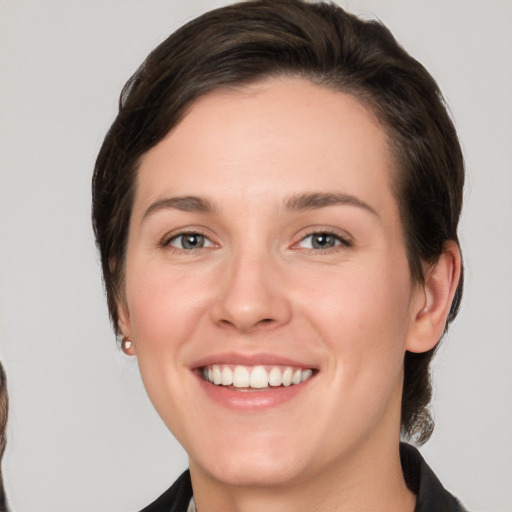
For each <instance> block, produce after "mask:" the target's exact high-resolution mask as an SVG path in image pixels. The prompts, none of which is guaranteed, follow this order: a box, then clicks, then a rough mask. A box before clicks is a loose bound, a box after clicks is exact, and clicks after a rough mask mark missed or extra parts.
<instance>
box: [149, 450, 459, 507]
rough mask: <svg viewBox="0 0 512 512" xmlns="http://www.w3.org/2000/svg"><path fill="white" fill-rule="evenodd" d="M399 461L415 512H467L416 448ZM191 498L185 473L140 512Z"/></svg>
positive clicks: (178, 504) (185, 504) (184, 502)
mask: <svg viewBox="0 0 512 512" xmlns="http://www.w3.org/2000/svg"><path fill="white" fill-rule="evenodd" d="M400 458H401V460H402V468H403V472H404V478H405V481H406V483H407V486H408V487H409V489H411V491H413V492H414V493H415V494H416V496H417V501H416V508H415V509H414V512H466V510H465V509H464V507H462V505H461V504H460V503H459V501H458V500H457V499H456V498H454V497H453V496H452V495H451V494H450V493H449V492H448V491H447V490H446V489H445V488H444V487H443V486H442V485H441V482H440V481H439V480H438V479H437V477H436V475H434V473H433V471H432V470H431V469H430V468H429V467H428V465H427V463H426V462H425V461H424V460H423V457H422V456H421V454H420V452H419V451H418V450H417V449H416V448H414V447H413V446H410V445H408V444H405V443H402V444H401V445H400ZM190 498H192V484H191V482H190V473H189V472H188V471H185V473H183V474H182V475H181V476H180V477H179V478H178V480H176V482H174V484H173V485H172V487H171V488H169V489H168V490H167V491H165V492H164V494H162V496H160V498H158V499H157V500H156V501H154V502H153V503H152V504H151V505H149V506H147V507H146V508H144V509H143V510H141V512H186V511H187V507H188V504H189V502H190ZM199 512H200V511H199Z"/></svg>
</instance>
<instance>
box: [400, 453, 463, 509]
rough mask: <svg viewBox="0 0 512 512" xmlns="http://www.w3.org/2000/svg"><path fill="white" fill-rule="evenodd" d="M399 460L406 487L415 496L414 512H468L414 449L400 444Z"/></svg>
mask: <svg viewBox="0 0 512 512" xmlns="http://www.w3.org/2000/svg"><path fill="white" fill-rule="evenodd" d="M400 458H401V461H402V470H403V472H404V477H405V481H406V482H407V486H408V487H409V489H411V491H413V492H414V493H415V494H416V496H417V502H416V508H415V510H414V512H468V511H467V510H466V509H465V508H464V507H463V506H462V505H461V503H460V501H459V500H458V499H457V498H455V496H453V495H452V494H450V493H449V492H448V491H447V490H446V489H445V488H444V487H443V485H442V484H441V482H440V481H439V479H438V478H437V477H436V475H435V474H434V472H433V471H432V469H430V467H429V466H428V464H427V463H426V462H425V460H424V459H423V457H422V456H421V454H420V452H419V451H418V450H417V449H416V448H414V447H413V446H411V445H408V444H405V443H401V444H400Z"/></svg>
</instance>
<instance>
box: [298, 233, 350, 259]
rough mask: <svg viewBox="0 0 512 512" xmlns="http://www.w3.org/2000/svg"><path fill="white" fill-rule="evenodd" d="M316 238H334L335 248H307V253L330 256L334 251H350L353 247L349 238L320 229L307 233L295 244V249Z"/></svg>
mask: <svg viewBox="0 0 512 512" xmlns="http://www.w3.org/2000/svg"><path fill="white" fill-rule="evenodd" d="M314 236H328V237H332V238H334V244H335V245H334V246H332V247H326V248H305V249H306V251H308V252H310V253H312V254H318V253H323V254H330V253H331V252H333V251H338V250H340V249H349V248H351V247H353V245H354V244H353V242H352V240H349V239H348V238H347V237H343V236H341V235H340V234H339V233H338V232H336V231H334V230H328V229H318V230H313V231H311V232H309V233H307V234H306V235H305V236H303V237H301V239H300V240H299V241H298V242H296V243H295V244H294V247H297V246H298V244H300V243H301V242H304V240H307V239H308V238H310V237H314Z"/></svg>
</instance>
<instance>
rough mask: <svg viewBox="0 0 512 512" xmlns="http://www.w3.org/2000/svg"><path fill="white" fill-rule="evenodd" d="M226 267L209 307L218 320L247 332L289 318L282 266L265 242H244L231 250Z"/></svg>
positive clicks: (283, 321) (282, 321) (279, 322)
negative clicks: (217, 292) (213, 301)
mask: <svg viewBox="0 0 512 512" xmlns="http://www.w3.org/2000/svg"><path fill="white" fill-rule="evenodd" d="M226 267H227V268H226V272H223V282H222V284H221V286H220V290H219V296H218V298H217V300H216V301H215V304H214V306H213V308H212V313H213V317H214V320H215V321H216V322H217V323H220V324H221V325H230V326H232V327H235V328H236V329H238V330H239V331H241V332H250V331H252V330H254V329H260V328H263V327H264V326H266V327H267V328H268V327H270V326H276V325H280V324H283V323H286V322H287V321H288V320H289V316H290V312H291V308H290V304H289V303H288V300H287V297H286V291H285V287H283V286H281V284H282V279H283V276H282V272H283V269H282V266H281V265H280V262H279V261H278V258H277V256H276V255H273V254H272V251H271V250H270V249H269V248H268V247H267V246H265V244H261V243H260V244H250V243H247V244H245V245H244V246H243V247H240V248H238V249H237V250H234V251H233V252H232V254H231V258H230V261H229V263H227V264H226Z"/></svg>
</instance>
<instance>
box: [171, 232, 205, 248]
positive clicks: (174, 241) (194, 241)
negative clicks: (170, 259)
mask: <svg viewBox="0 0 512 512" xmlns="http://www.w3.org/2000/svg"><path fill="white" fill-rule="evenodd" d="M167 245H170V246H171V247H176V248H177V249H184V250H187V251H190V250H194V249H202V248H204V247H212V245H213V244H212V242H211V241H210V240H209V239H208V238H206V237H205V236H204V235H201V233H182V234H181V235H177V236H175V237H173V238H171V239H170V240H169V241H168V242H167Z"/></svg>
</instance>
